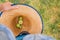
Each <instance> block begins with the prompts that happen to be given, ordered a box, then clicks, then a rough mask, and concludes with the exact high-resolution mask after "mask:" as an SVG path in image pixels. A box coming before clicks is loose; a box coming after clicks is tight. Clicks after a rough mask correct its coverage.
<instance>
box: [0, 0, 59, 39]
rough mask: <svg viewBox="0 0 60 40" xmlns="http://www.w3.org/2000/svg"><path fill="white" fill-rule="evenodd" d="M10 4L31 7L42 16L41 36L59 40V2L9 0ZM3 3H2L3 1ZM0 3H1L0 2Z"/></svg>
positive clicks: (50, 0) (53, 0)
mask: <svg viewBox="0 0 60 40" xmlns="http://www.w3.org/2000/svg"><path fill="white" fill-rule="evenodd" d="M10 1H11V2H12V3H23V4H28V5H31V6H33V7H34V8H35V9H37V10H38V12H39V13H40V14H41V15H42V18H43V22H44V31H43V34H46V35H49V36H52V37H54V38H56V40H60V36H59V35H60V0H16V1H14V0H10ZM3 2H4V1H3ZM0 3H2V1H1V0H0Z"/></svg>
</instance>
